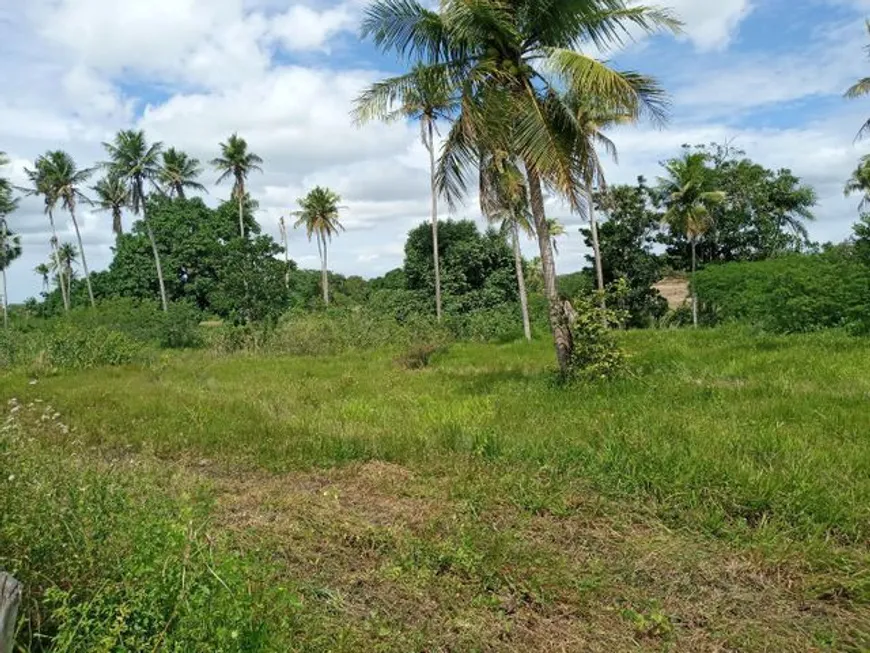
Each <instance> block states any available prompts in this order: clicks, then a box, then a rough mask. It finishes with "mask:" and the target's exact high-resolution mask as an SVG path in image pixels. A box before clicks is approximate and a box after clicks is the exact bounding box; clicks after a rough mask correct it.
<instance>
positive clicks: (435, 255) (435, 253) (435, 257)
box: [426, 119, 441, 322]
mask: <svg viewBox="0 0 870 653" xmlns="http://www.w3.org/2000/svg"><path fill="white" fill-rule="evenodd" d="M428 123H429V124H428V137H429V139H428V141H427V142H426V146H427V149H428V150H429V181H430V185H431V186H430V187H431V191H432V261H433V263H434V265H435V315H436V317H437V318H438V321H439V322H440V321H441V260H440V256H439V248H438V193H437V181H436V177H435V128H434V125H433V124H432V120H431V119H429V120H428Z"/></svg>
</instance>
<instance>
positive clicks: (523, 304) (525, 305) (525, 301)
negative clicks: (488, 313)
mask: <svg viewBox="0 0 870 653" xmlns="http://www.w3.org/2000/svg"><path fill="white" fill-rule="evenodd" d="M511 231H512V232H513V241H514V265H515V266H516V269H517V287H518V289H519V292H520V309H521V310H522V312H523V333H524V334H525V335H526V340H528V341H531V339H532V325H531V323H530V321H529V295H528V293H527V292H526V277H525V275H524V274H523V254H522V252H521V251H520V227H519V225H518V224H517V221H516V220H512V221H511Z"/></svg>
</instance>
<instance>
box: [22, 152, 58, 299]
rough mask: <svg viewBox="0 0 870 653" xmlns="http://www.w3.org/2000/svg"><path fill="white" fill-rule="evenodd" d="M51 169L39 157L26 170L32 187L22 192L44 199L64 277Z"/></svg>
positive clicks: (44, 160) (54, 248)
mask: <svg viewBox="0 0 870 653" xmlns="http://www.w3.org/2000/svg"><path fill="white" fill-rule="evenodd" d="M50 168H51V166H50V163H49V161H48V159H47V158H46V157H45V156H40V157H38V158H37V159H36V161H35V162H34V165H33V169H32V170H31V169H30V168H25V169H24V174H25V175H26V176H27V178H28V179H29V180H30V183H31V186H30V187H29V188H22V190H23V191H24V192H25V193H26V194H27V195H35V196H41V197H42V198H43V201H44V211H45V215H47V216H48V223H49V225H50V226H51V240H50V244H51V251H52V256H53V257H54V266H55V269H56V270H57V271H58V274H59V275H63V266H62V265H61V264H60V259H59V258H58V244H59V242H60V241H59V240H58V237H57V228H56V227H55V224H54V209H55V207H56V206H57V202H58V200H59V199H60V198H59V197H58V196H57V189H56V187H55V186H54V184H53V182H52V180H51V177H50V173H51V169H50ZM59 285H60V294H61V299H62V300H63V308H64V310H65V311H67V312H68V311H69V309H70V305H69V304H70V303H69V296H68V295H67V294H66V284H65V283H63V280H61V283H60V284H59Z"/></svg>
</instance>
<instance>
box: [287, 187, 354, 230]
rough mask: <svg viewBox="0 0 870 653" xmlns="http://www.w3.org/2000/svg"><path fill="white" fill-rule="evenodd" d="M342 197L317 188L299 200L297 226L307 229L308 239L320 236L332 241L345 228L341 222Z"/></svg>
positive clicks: (296, 214) (326, 189) (325, 189)
mask: <svg viewBox="0 0 870 653" xmlns="http://www.w3.org/2000/svg"><path fill="white" fill-rule="evenodd" d="M339 202H341V197H340V196H339V195H338V194H337V193H334V192H333V191H331V190H329V189H328V188H323V187H321V186H317V187H316V188H314V189H313V190H312V191H311V192H310V193H308V195H306V196H305V197H303V198H302V199H300V200H299V206H300V207H301V210H300V211H296V212H295V213H294V215H295V216H296V217H297V218H298V219H297V220H296V224H295V226H296V227H297V228H298V227H305V232H306V234H307V235H308V239H309V240H311V238H312V236H319V237H320V238H322V239H323V240H324V241H326V240H332V237H333V236H334V235H336V234H337V233H338V232H339V231H344V227H343V226H342V225H341V223H340V222H339V211H340V210H341V208H342V207H341V206H339Z"/></svg>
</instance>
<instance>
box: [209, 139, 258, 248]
mask: <svg viewBox="0 0 870 653" xmlns="http://www.w3.org/2000/svg"><path fill="white" fill-rule="evenodd" d="M220 147H221V155H220V156H219V157H218V158H216V159H213V160H212V162H211V164H212V166H214V167H215V168H216V169H217V170H218V172H220V173H221V176H220V177H218V180H217V183H221V182H223V181H224V180H226V179H229V178H230V177H232V178H233V180H234V182H233V198H234V199H235V200H236V201H237V202H238V203H239V232H240V233H241V236H242V238H244V237H245V195H246V193H245V181H246V180H247V178H248V175H249V174H250V173H251V172H252V171H254V170H258V171H260V172H263V169H262V168H261V167H260V165H259V164H261V163H263V159H261V158H260V157H259V156H257V155H256V154H254V153H253V152H248V143H247V141H245V139H244V138H241V137H239V135H238V134H233V135H232V136H230V137H229V138H228V139H227V142H226V143H221V144H220Z"/></svg>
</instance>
